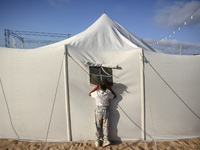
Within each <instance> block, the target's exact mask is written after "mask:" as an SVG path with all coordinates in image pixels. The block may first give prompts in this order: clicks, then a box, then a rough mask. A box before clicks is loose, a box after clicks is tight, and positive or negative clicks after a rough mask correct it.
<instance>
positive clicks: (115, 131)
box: [68, 47, 141, 140]
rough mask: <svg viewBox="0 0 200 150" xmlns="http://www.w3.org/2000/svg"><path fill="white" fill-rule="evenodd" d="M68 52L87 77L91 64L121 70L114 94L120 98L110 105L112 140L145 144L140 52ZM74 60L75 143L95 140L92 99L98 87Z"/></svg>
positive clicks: (71, 69)
mask: <svg viewBox="0 0 200 150" xmlns="http://www.w3.org/2000/svg"><path fill="white" fill-rule="evenodd" d="M68 52H69V55H71V57H72V58H73V59H75V61H76V62H77V63H78V64H79V65H80V66H81V67H82V68H83V69H84V70H85V71H86V72H87V73H88V72H89V67H88V66H85V65H84V63H85V62H87V61H89V62H92V63H99V64H110V65H114V66H116V65H118V66H119V67H121V69H113V75H114V77H113V81H114V86H113V90H114V91H115V92H116V94H117V98H116V99H114V100H111V101H110V139H111V140H141V129H140V127H141V101H140V63H139V51H138V50H130V51H119V52H112V51H88V50H84V49H78V48H73V47H68ZM72 58H70V57H69V58H68V60H69V70H68V72H69V81H70V83H69V91H70V109H71V126H72V140H80V139H81V140H88V139H89V140H94V109H95V100H94V99H93V98H91V97H89V95H88V94H89V92H90V91H91V90H92V89H93V88H94V85H91V84H90V83H89V75H88V74H87V73H86V72H85V71H83V70H82V69H80V66H79V65H77V64H76V62H75V61H74V60H72ZM122 109H123V110H122ZM138 126H139V127H138Z"/></svg>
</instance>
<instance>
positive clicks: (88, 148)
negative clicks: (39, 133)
mask: <svg viewBox="0 0 200 150" xmlns="http://www.w3.org/2000/svg"><path fill="white" fill-rule="evenodd" d="M43 147H44V143H42V142H24V141H16V140H12V139H0V150H42V149H43ZM45 149H46V150H103V149H105V150H156V147H155V142H122V143H112V144H111V145H109V146H107V147H104V148H103V147H95V145H94V141H87V142H69V143H47V144H46V146H45ZM157 150H200V138H197V139H187V140H177V141H170V142H157Z"/></svg>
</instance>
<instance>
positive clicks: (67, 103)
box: [63, 45, 72, 141]
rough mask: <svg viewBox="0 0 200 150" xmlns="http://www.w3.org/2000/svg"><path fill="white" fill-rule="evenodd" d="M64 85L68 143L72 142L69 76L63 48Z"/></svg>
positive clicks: (66, 53)
mask: <svg viewBox="0 0 200 150" xmlns="http://www.w3.org/2000/svg"><path fill="white" fill-rule="evenodd" d="M63 48H64V54H65V59H64V81H65V82H64V84H65V110H66V121H67V137H68V141H72V134H71V117H70V97H69V75H68V49H67V46H66V45H65V46H64V47H63Z"/></svg>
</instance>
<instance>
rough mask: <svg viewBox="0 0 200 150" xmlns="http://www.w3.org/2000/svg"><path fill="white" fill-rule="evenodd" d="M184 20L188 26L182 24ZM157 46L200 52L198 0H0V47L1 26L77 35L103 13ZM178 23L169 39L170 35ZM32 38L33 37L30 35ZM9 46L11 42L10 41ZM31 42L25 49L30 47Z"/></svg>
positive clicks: (1, 41) (2, 42)
mask: <svg viewBox="0 0 200 150" xmlns="http://www.w3.org/2000/svg"><path fill="white" fill-rule="evenodd" d="M198 7H199V9H198V10H197V11H196V12H195V13H194V14H193V19H191V18H189V19H188V20H187V25H186V26H185V25H181V23H183V22H184V21H185V19H187V17H190V14H191V13H192V12H193V11H194V10H195V9H197V8H198ZM104 11H105V12H106V14H107V15H108V16H109V17H110V18H112V19H113V20H114V21H116V22H117V23H119V24H121V25H122V26H123V27H125V28H126V29H128V30H129V31H131V32H132V33H133V34H135V35H136V36H138V37H139V38H142V37H143V39H144V40H145V41H147V42H149V43H151V44H152V43H155V42H156V41H158V40H161V39H163V38H165V36H168V38H167V40H165V41H163V42H160V43H159V44H158V45H157V46H156V48H158V49H160V50H163V51H168V52H171V51H172V49H173V50H175V49H176V51H177V49H178V47H179V46H180V44H182V45H183V46H182V47H183V48H185V50H192V53H194V51H196V52H199V53H200V1H199V0H195V1H191V0H138V1H134V0H1V1H0V46H4V45H5V44H4V29H10V30H22V31H37V32H51V33H70V34H72V36H73V35H76V34H78V33H80V32H82V31H84V30H85V29H87V28H88V27H89V26H90V25H91V24H92V23H94V22H95V21H96V20H97V19H98V18H99V17H100V16H101V15H102V14H103V13H104ZM179 25H181V30H180V31H178V30H177V31H176V34H173V35H172V37H171V38H169V34H170V33H171V32H172V31H173V30H175V29H177V28H178V26H179ZM31 38H32V37H31ZM11 46H12V44H11ZM29 47H30V45H28V46H27V47H26V46H25V48H29Z"/></svg>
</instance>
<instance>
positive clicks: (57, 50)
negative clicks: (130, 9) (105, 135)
mask: <svg viewBox="0 0 200 150" xmlns="http://www.w3.org/2000/svg"><path fill="white" fill-rule="evenodd" d="M143 54H144V55H143ZM143 56H145V57H146V59H147V60H148V61H149V63H148V64H146V63H144V64H143V59H142V58H143ZM199 61H200V58H199V56H184V57H182V56H172V55H165V54H162V53H158V52H157V51H156V50H154V49H153V48H151V47H150V46H148V45H147V44H146V43H145V42H143V41H142V40H140V39H139V38H138V37H136V36H135V35H133V34H132V33H130V32H129V31H128V30H126V29H125V28H123V27H122V26H121V25H119V24H118V23H116V22H115V21H113V20H112V19H110V18H109V17H108V16H107V15H106V14H103V15H102V16H101V17H100V18H99V19H98V20H97V21H96V22H95V23H94V24H93V25H91V26H90V27H89V28H88V29H86V30H85V31H83V32H81V33H80V34H78V35H75V36H74V37H71V38H69V39H67V40H64V41H61V42H58V43H55V44H52V45H49V46H45V47H41V48H37V49H30V50H19V49H8V48H0V75H1V90H0V99H1V101H0V106H1V109H0V119H1V120H3V121H2V122H3V123H2V124H1V125H0V138H14V139H16V138H19V139H25V140H45V139H46V138H48V141H69V140H73V141H75V140H92V139H94V130H93V129H94V125H93V122H94V108H95V101H94V100H93V99H92V98H90V97H89V96H88V93H89V92H90V91H91V89H93V85H92V84H91V83H90V75H89V72H90V70H89V66H88V65H85V63H87V62H89V63H90V64H94V65H98V64H101V65H103V66H107V67H109V68H111V69H112V73H113V74H112V75H113V76H112V77H113V82H114V86H113V90H114V91H115V92H116V94H117V98H116V99H115V100H112V101H111V102H110V115H111V118H110V138H111V139H112V140H142V139H149V140H152V139H154V138H157V139H175V138H191V137H198V136H199V135H200V131H199V130H198V129H197V127H198V126H199V125H200V119H199V118H198V116H199V115H200V111H199V109H197V108H198V106H199V104H200V103H199V102H198V97H199V96H200V95H199V92H198V88H199V87H200V85H199V84H197V83H198V81H199V78H198V75H199V73H200V70H199ZM150 64H152V66H153V67H152V66H151V65H150ZM191 65H192V66H193V67H192V68H193V69H192V68H191ZM116 66H117V67H116ZM153 68H154V69H153ZM155 70H156V71H157V72H156V71H155ZM189 71H190V72H189ZM191 72H192V73H191ZM158 74H159V75H160V76H159V75H158ZM161 76H162V78H161ZM163 79H164V80H165V81H166V82H164V83H163ZM195 79H196V80H195ZM195 81H196V82H195ZM166 83H168V84H169V85H170V87H172V88H173V89H174V90H172V89H171V88H170V87H169V86H168V85H166ZM64 85H65V86H64ZM191 87H193V90H191ZM177 90H178V91H177ZM175 93H176V94H175ZM177 95H178V96H179V97H178V96H177ZM180 97H181V99H180ZM181 100H182V101H181ZM183 100H184V102H185V103H183ZM186 104H187V106H188V107H187V106H186ZM7 106H8V107H7ZM7 108H9V109H7ZM189 108H190V109H189ZM8 110H9V111H8ZM191 110H192V111H191ZM194 112H195V113H194ZM9 114H10V116H11V118H10V117H9ZM182 114H184V117H183V116H182ZM172 115H173V117H171V116H172ZM10 120H12V122H10ZM187 120H189V121H190V124H189V123H188V122H186V121H187ZM189 125H190V126H189ZM12 126H13V127H14V129H15V132H16V133H17V135H16V133H15V132H14V130H13V129H12ZM188 126H189V127H188ZM178 127H180V128H179V129H177V128H178ZM155 135H156V136H155Z"/></svg>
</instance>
